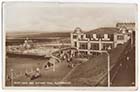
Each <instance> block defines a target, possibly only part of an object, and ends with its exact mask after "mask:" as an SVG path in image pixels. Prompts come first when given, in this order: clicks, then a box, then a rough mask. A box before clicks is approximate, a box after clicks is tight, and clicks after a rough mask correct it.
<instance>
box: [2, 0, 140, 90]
mask: <svg viewBox="0 0 140 92" xmlns="http://www.w3.org/2000/svg"><path fill="white" fill-rule="evenodd" d="M2 1H6V2H7V1H13V0H2ZM2 1H0V2H1V5H2ZM14 1H16V0H14ZM17 1H21V0H17ZM22 1H29V0H22ZM30 1H35V2H46V1H47V2H51V3H52V2H63V3H67V2H70V3H75V2H80V3H81V2H91V3H98V2H102V3H136V4H138V1H135V0H134V1H130V0H127V1H121V0H116V1H115V2H114V1H112V0H104V1H103V0H95V1H92V0H86V1H83V0H67V1H66V0H53V1H52V0H46V1H45V0H30ZM1 7H2V6H1ZM138 7H140V5H139V4H138ZM1 10H2V9H1ZM0 12H2V11H0ZM138 15H139V14H138ZM1 17H2V16H1ZM138 17H139V16H138ZM138 19H139V18H138ZM1 21H2V18H1ZM138 22H139V21H138ZM138 22H137V24H138ZM1 23H2V22H1ZM1 25H2V24H1ZM1 27H2V26H1ZM1 29H2V28H1ZM136 29H137V28H136ZM3 30H4V29H3ZM138 33H139V32H136V86H135V87H110V88H107V87H38V88H37V87H12V88H11V87H5V80H4V79H5V76H4V75H5V74H4V72H3V71H5V63H4V61H5V58H4V57H5V32H3V31H1V33H0V35H1V37H2V38H1V41H2V42H1V47H2V49H1V51H2V52H1V55H0V56H1V58H2V60H3V63H2V64H3V65H2V64H1V65H2V66H1V67H2V68H3V69H4V70H1V72H2V75H3V76H2V77H3V79H2V82H3V88H6V89H8V90H9V89H13V88H14V89H18V90H19V89H30V90H33V89H36V90H38V89H48V90H53V89H55V90H62V89H63V90H86V91H88V90H96V91H101V90H102V91H103V90H104V91H109V90H116V91H117V90H118V91H122V90H123V91H134V90H136V89H137V88H138V78H137V76H138V60H139V59H138V47H139V44H138V38H139V37H138V35H139V34H138ZM139 36H140V35H139ZM2 55H3V56H2ZM1 62H2V61H1Z"/></svg>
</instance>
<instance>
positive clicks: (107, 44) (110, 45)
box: [102, 43, 113, 50]
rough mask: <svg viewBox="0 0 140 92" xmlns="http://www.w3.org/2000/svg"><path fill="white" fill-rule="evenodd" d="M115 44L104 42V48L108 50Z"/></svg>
mask: <svg viewBox="0 0 140 92" xmlns="http://www.w3.org/2000/svg"><path fill="white" fill-rule="evenodd" d="M112 47H113V44H111V43H103V47H102V50H108V48H112Z"/></svg>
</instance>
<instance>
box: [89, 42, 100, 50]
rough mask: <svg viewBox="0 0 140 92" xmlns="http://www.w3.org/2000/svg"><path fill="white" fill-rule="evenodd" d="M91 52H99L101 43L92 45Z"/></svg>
mask: <svg viewBox="0 0 140 92" xmlns="http://www.w3.org/2000/svg"><path fill="white" fill-rule="evenodd" d="M90 49H91V50H99V43H91V48H90Z"/></svg>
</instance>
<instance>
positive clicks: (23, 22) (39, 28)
mask: <svg viewBox="0 0 140 92" xmlns="http://www.w3.org/2000/svg"><path fill="white" fill-rule="evenodd" d="M136 18H137V7H136V5H135V4H103V3H43V2H28V3H27V2H22V3H21V2H5V3H3V25H4V30H5V31H6V32H15V31H16V32H22V31H24V32H26V31H27V32H58V31H61V32H67V31H73V30H74V28H76V27H80V28H81V29H82V30H84V31H89V30H93V29H96V28H99V27H115V25H116V23H117V22H135V21H136Z"/></svg>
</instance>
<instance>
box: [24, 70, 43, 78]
mask: <svg viewBox="0 0 140 92" xmlns="http://www.w3.org/2000/svg"><path fill="white" fill-rule="evenodd" d="M25 76H26V77H27V78H30V80H34V79H36V78H39V77H40V76H41V73H40V69H39V68H36V70H35V71H33V73H28V72H25Z"/></svg>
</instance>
